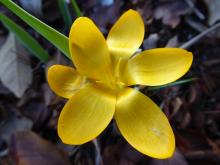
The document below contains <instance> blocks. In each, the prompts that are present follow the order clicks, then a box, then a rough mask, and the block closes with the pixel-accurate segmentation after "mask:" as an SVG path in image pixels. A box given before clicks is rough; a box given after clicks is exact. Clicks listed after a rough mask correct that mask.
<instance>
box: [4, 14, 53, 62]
mask: <svg viewBox="0 0 220 165" xmlns="http://www.w3.org/2000/svg"><path fill="white" fill-rule="evenodd" d="M0 21H1V22H2V23H3V24H4V25H5V27H7V28H8V30H10V31H11V32H13V33H14V34H15V36H16V37H17V38H18V39H19V40H20V41H21V42H22V43H23V44H24V46H25V47H26V48H27V49H28V50H29V51H30V52H32V53H33V54H34V55H35V56H36V57H37V58H38V59H39V60H41V61H42V62H47V61H48V59H49V55H48V54H47V52H46V51H45V50H44V49H43V48H42V47H41V45H40V44H39V43H38V42H37V41H36V40H35V39H34V38H33V37H32V36H31V35H29V34H28V33H27V32H26V31H24V30H23V29H22V28H21V27H20V26H19V25H17V24H16V23H14V22H13V21H12V20H10V18H8V17H7V16H5V15H4V14H0Z"/></svg>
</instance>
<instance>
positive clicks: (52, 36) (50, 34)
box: [0, 0, 71, 59]
mask: <svg viewBox="0 0 220 165" xmlns="http://www.w3.org/2000/svg"><path fill="white" fill-rule="evenodd" d="M0 2H1V3H2V4H3V5H5V6H6V7H7V8H8V9H9V10H11V11H12V12H13V13H14V14H16V15H17V16H18V17H20V18H21V19H22V20H23V21H24V22H26V23H27V24H28V25H30V26H31V27H32V28H33V29H35V30H36V31H37V32H38V33H40V34H41V35H42V36H43V37H45V38H46V39H47V40H49V41H50V42H51V43H52V44H53V45H55V46H56V47H57V48H58V49H59V50H60V51H61V52H63V53H64V54H65V55H66V56H67V57H68V58H69V59H71V57H70V52H69V44H68V42H69V41H68V38H67V37H66V36H65V35H63V34H61V33H60V32H58V31H57V30H55V29H53V28H52V27H50V26H48V25H47V24H45V23H43V22H42V21H40V20H39V19H37V18H36V17H34V16H32V15H31V14H29V13H28V12H26V11H25V10H23V9H22V8H21V7H19V6H18V5H16V4H15V3H14V2H12V1H11V0H0Z"/></svg>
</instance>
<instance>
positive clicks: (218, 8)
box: [204, 0, 220, 25]
mask: <svg viewBox="0 0 220 165" xmlns="http://www.w3.org/2000/svg"><path fill="white" fill-rule="evenodd" d="M204 2H205V3H206V5H207V8H208V12H209V18H208V23H209V25H213V24H214V23H215V22H216V21H218V20H220V1H219V0H204Z"/></svg>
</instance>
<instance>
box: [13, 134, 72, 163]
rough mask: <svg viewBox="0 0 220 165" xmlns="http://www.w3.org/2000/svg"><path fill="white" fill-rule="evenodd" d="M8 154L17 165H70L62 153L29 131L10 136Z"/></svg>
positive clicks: (65, 155)
mask: <svg viewBox="0 0 220 165" xmlns="http://www.w3.org/2000/svg"><path fill="white" fill-rule="evenodd" d="M9 154H10V157H11V158H12V160H13V161H14V162H15V164H17V165H70V162H69V160H68V156H67V154H66V153H65V152H64V151H62V150H61V149H59V148H57V147H56V146H55V145H53V144H52V143H50V142H48V141H46V140H44V139H42V138H41V137H39V136H38V135H37V134H35V133H34V132H31V131H24V132H18V133H16V134H14V135H13V136H12V138H11V143H10V146H9Z"/></svg>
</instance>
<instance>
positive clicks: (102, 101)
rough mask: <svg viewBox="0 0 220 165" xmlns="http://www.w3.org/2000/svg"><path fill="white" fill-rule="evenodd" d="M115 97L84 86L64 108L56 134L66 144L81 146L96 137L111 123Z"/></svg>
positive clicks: (92, 87)
mask: <svg viewBox="0 0 220 165" xmlns="http://www.w3.org/2000/svg"><path fill="white" fill-rule="evenodd" d="M115 104H116V97H115V96H114V95H113V94H111V92H109V91H108V90H107V89H103V88H97V87H95V86H91V85H89V86H86V87H85V88H83V89H81V90H79V92H77V93H76V94H75V95H73V97H72V98H71V99H70V100H69V101H68V102H67V103H66V105H65V106H64V108H63V110H62V112H61V114H60V117H59V121H58V134H59V137H60V138H61V140H62V141H63V142H64V143H66V144H73V145H78V144H83V143H86V142H88V141H90V140H92V139H94V138H95V137H96V136H98V135H99V134H100V133H101V132H102V131H103V130H104V129H105V128H106V127H107V125H108V124H109V122H110V121H111V119H112V117H113V115H114V112H115Z"/></svg>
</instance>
